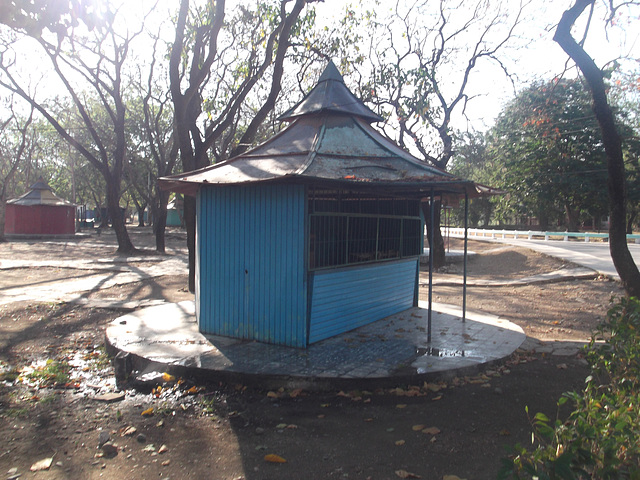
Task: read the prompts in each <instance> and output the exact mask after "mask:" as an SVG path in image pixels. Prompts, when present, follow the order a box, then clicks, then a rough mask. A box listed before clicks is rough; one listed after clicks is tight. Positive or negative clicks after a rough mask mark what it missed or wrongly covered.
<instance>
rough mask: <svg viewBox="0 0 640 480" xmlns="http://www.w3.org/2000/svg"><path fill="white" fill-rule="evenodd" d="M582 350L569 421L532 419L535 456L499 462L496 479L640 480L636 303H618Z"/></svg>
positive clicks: (518, 454) (639, 304)
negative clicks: (586, 368)
mask: <svg viewBox="0 0 640 480" xmlns="http://www.w3.org/2000/svg"><path fill="white" fill-rule="evenodd" d="M585 349H586V358H587V361H588V362H589V364H590V366H591V375H590V376H589V377H587V379H586V382H585V388H584V390H583V391H582V392H580V393H576V392H571V393H565V394H564V395H563V396H562V397H561V398H560V400H559V401H558V406H562V405H564V404H566V403H567V402H572V404H573V408H574V409H573V411H572V412H571V414H570V415H569V417H568V418H567V419H566V420H565V421H562V420H560V419H558V420H555V421H554V422H552V421H551V420H550V419H549V418H548V417H547V416H546V415H544V414H542V413H538V414H536V415H535V416H534V417H533V419H532V423H533V427H534V432H533V434H532V440H533V443H534V444H535V448H534V450H532V451H530V450H528V449H526V448H524V447H522V446H521V445H517V446H516V447H515V449H514V450H515V451H514V453H513V455H512V456H510V457H509V458H507V459H504V460H503V467H502V469H501V470H500V473H499V478H501V479H508V478H513V479H529V478H532V479H540V480H543V479H588V478H589V479H627V478H628V479H640V392H639V389H638V386H639V381H640V301H638V299H636V298H630V299H628V298H622V299H619V300H618V301H617V302H616V303H615V304H614V305H613V306H612V307H611V309H610V310H609V312H608V313H607V319H606V320H605V322H604V323H603V324H602V325H600V326H599V327H598V329H597V330H596V332H595V333H594V335H593V336H592V338H591V342H590V343H589V345H588V346H587V347H585Z"/></svg>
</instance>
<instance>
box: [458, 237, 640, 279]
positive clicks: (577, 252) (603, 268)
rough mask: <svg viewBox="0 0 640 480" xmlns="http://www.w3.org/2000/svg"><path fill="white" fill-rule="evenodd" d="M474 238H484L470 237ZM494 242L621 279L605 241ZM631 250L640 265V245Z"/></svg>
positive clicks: (507, 239) (503, 240)
mask: <svg viewBox="0 0 640 480" xmlns="http://www.w3.org/2000/svg"><path fill="white" fill-rule="evenodd" d="M469 238H470V239H473V240H476V239H477V240H482V238H476V237H469ZM490 241H492V242H500V243H508V244H510V245H517V246H521V247H526V248H530V249H531V250H535V251H537V252H541V253H544V254H546V255H551V256H553V257H558V258H562V259H564V260H567V261H570V262H573V263H577V264H578V265H582V266H584V267H587V268H591V269H592V270H595V271H597V272H598V273H601V274H603V275H606V276H608V277H611V278H616V279H619V278H620V277H619V276H618V272H616V269H615V267H614V266H613V260H611V254H610V253H609V244H608V243H604V242H565V241H562V240H526V239H517V240H514V239H513V238H505V239H502V238H496V239H492V240H490ZM629 251H630V252H631V256H632V257H633V259H634V261H635V262H636V265H640V245H636V244H629Z"/></svg>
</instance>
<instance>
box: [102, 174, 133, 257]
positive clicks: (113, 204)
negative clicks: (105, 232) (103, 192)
mask: <svg viewBox="0 0 640 480" xmlns="http://www.w3.org/2000/svg"><path fill="white" fill-rule="evenodd" d="M107 211H108V212H109V216H110V217H111V225H113V230H114V232H115V233H116V239H117V241H118V253H131V252H133V251H134V250H135V247H134V246H133V243H131V239H130V238H129V232H127V227H126V224H125V217H124V215H123V214H122V211H121V210H120V192H119V191H118V188H117V186H115V185H113V182H108V183H107Z"/></svg>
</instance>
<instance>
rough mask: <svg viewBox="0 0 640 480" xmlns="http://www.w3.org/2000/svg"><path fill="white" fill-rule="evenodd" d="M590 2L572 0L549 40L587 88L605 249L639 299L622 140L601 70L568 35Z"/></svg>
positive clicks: (630, 292)
mask: <svg viewBox="0 0 640 480" xmlns="http://www.w3.org/2000/svg"><path fill="white" fill-rule="evenodd" d="M594 2H595V0H576V2H575V4H574V5H573V7H571V8H570V9H569V10H567V11H565V12H564V13H563V15H562V19H561V20H560V22H559V23H558V28H557V30H556V33H555V35H554V37H553V39H554V40H555V41H556V42H557V43H558V44H559V45H560V46H561V47H562V49H563V50H564V51H565V52H566V53H567V55H569V57H570V58H571V59H573V61H574V62H575V63H576V65H577V66H578V68H580V70H581V71H582V74H583V75H584V78H585V80H586V82H587V84H588V85H589V89H590V90H591V96H592V98H593V111H594V113H595V115H596V119H597V120H598V125H599V126H600V131H601V132H602V142H603V143H604V149H605V152H606V157H607V172H608V178H607V191H608V193H609V214H610V222H609V251H610V252H611V259H612V260H613V265H614V266H615V267H616V271H617V272H618V275H619V276H620V280H621V281H622V285H623V287H624V290H625V292H626V294H627V295H628V296H630V297H637V298H640V271H638V267H637V266H636V264H635V262H634V261H633V257H632V256H631V253H630V252H629V246H628V245H627V235H626V226H627V224H626V222H627V211H626V202H627V198H626V179H625V171H624V159H623V155H622V140H621V139H620V135H619V134H618V130H617V128H616V124H615V118H614V116H613V112H612V110H611V107H610V106H609V102H608V100H607V93H606V87H605V84H604V76H603V74H602V70H600V69H599V68H598V66H597V65H596V64H595V62H594V61H593V59H592V58H591V57H590V56H589V55H588V54H587V53H586V52H585V50H584V49H583V48H582V46H581V45H579V44H578V43H577V42H576V41H575V40H574V38H573V37H572V36H571V27H572V26H573V25H574V24H575V22H576V20H577V19H578V17H579V16H580V15H581V14H582V12H583V11H584V10H585V9H586V8H587V7H589V6H592V5H593V3H594Z"/></svg>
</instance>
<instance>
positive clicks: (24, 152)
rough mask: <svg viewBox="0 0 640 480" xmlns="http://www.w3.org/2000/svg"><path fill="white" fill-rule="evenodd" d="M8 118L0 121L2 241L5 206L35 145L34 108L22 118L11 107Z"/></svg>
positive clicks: (0, 234) (1, 237) (2, 236)
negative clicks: (19, 172) (16, 178)
mask: <svg viewBox="0 0 640 480" xmlns="http://www.w3.org/2000/svg"><path fill="white" fill-rule="evenodd" d="M10 111H11V113H10V115H9V116H8V118H5V119H3V120H2V121H0V242H1V241H3V240H4V225H5V206H6V203H7V200H8V199H9V195H10V193H11V192H12V188H11V185H12V184H13V183H15V182H14V177H15V174H16V172H17V171H18V169H19V167H20V166H22V164H23V163H25V162H28V160H29V159H30V157H31V155H32V153H33V150H34V147H35V142H34V134H33V128H32V126H31V125H32V122H33V110H31V112H30V113H29V115H28V116H27V117H25V118H21V117H20V115H18V114H16V113H15V112H14V111H13V109H12V108H11V110H10Z"/></svg>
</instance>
